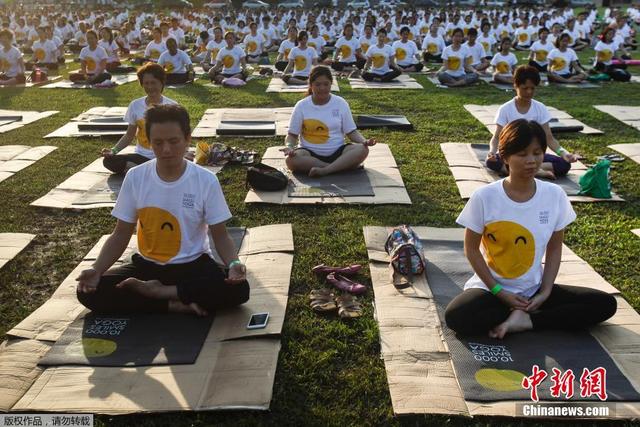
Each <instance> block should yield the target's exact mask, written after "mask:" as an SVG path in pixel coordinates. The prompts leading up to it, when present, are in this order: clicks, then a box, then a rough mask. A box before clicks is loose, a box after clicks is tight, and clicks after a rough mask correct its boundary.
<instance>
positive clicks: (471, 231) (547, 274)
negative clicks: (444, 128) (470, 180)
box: [445, 119, 616, 339]
mask: <svg viewBox="0 0 640 427" xmlns="http://www.w3.org/2000/svg"><path fill="white" fill-rule="evenodd" d="M546 138H547V137H546V135H545V131H544V129H543V128H542V126H540V125H539V124H538V123H536V122H533V121H527V120H525V119H519V120H516V121H514V122H511V123H509V124H508V125H507V126H505V128H504V129H503V130H502V132H501V134H500V146H499V150H500V157H501V158H502V159H503V160H504V162H505V163H506V164H508V165H509V176H508V177H507V178H505V179H502V180H499V181H496V182H494V183H491V184H489V185H486V186H484V187H481V188H480V189H478V190H476V191H475V192H474V193H473V194H472V196H471V198H470V199H469V201H468V202H467V205H466V206H465V208H464V209H463V210H462V212H461V213H460V216H459V217H458V219H457V222H458V224H460V225H462V226H464V227H465V238H464V253H465V255H466V257H467V259H468V260H469V263H470V264H471V266H472V268H473V270H474V271H475V274H474V276H473V277H472V278H471V279H469V280H468V281H467V283H466V284H465V286H464V291H463V292H462V293H461V294H459V295H458V296H457V297H455V298H454V299H453V301H451V302H450V303H449V305H448V306H447V309H446V312H445V320H446V322H447V326H448V327H449V328H451V329H452V330H453V331H455V332H456V333H458V334H461V335H474V334H485V333H487V332H488V333H489V336H490V337H492V338H498V339H502V338H504V336H505V335H506V334H507V333H512V332H519V331H526V330H530V329H567V330H571V329H584V328H588V327H590V326H592V325H595V324H597V323H599V322H602V321H604V320H606V319H608V318H609V317H611V316H612V315H613V314H614V313H615V311H616V300H615V298H614V297H613V296H611V295H609V294H608V293H606V292H602V291H599V290H595V289H590V288H586V287H575V286H565V285H558V284H555V280H556V277H557V275H558V269H559V267H560V261H561V256H562V241H563V237H564V229H565V228H566V227H567V226H568V225H569V224H570V223H572V222H573V221H574V220H575V218H576V214H575V212H574V211H573V208H572V207H571V204H570V202H569V199H568V198H567V195H566V194H565V192H564V190H563V189H562V188H561V187H559V186H557V185H554V184H551V183H548V182H544V181H539V180H537V179H535V174H536V172H537V171H538V170H539V169H540V167H541V165H542V162H543V158H544V152H545V150H546V148H547V144H546ZM480 246H482V250H481V248H480ZM543 256H544V261H545V264H544V266H543V265H542V261H543Z"/></svg>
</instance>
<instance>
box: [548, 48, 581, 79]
mask: <svg viewBox="0 0 640 427" xmlns="http://www.w3.org/2000/svg"><path fill="white" fill-rule="evenodd" d="M547 58H548V59H549V62H550V64H551V65H550V67H549V68H550V70H549V71H553V72H554V73H556V74H560V75H564V74H569V73H570V72H571V63H572V62H573V61H577V60H578V55H576V52H575V51H574V50H573V49H571V48H570V47H568V48H567V50H566V52H561V51H560V49H553V50H552V51H551V52H549V56H547Z"/></svg>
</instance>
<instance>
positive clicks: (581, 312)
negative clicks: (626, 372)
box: [444, 285, 617, 335]
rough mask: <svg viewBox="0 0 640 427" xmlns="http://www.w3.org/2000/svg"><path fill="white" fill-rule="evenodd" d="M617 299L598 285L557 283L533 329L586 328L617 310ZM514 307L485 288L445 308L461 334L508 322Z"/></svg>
mask: <svg viewBox="0 0 640 427" xmlns="http://www.w3.org/2000/svg"><path fill="white" fill-rule="evenodd" d="M616 307H617V302H616V299H615V298H614V297H613V296H611V295H609V294H607V293H606V292H602V291H599V290H597V289H590V288H582V287H577V286H566V285H554V286H553V288H552V290H551V294H550V295H549V298H547V300H546V301H545V302H544V303H543V304H542V305H541V306H540V308H539V309H538V311H536V312H534V313H531V322H532V323H533V329H584V328H588V327H589V326H592V325H595V324H597V323H600V322H603V321H605V320H607V319H608V318H610V317H611V316H613V314H614V313H615V312H616ZM510 313H511V309H510V308H509V307H507V306H506V305H504V304H503V303H502V302H501V301H500V300H499V299H498V298H497V297H495V296H493V294H491V293H490V292H488V291H486V290H484V289H478V288H472V289H467V290H465V291H464V292H462V293H461V294H459V295H458V296H457V297H455V298H454V299H453V301H451V302H450V303H449V305H448V306H447V309H446V311H445V315H444V317H445V321H446V322H447V326H448V327H449V328H450V329H452V330H453V331H455V332H456V333H458V334H460V335H475V334H484V333H487V332H488V331H489V330H490V329H492V328H494V327H495V326H497V325H499V324H500V323H502V322H504V321H505V320H506V319H507V317H509V314H510Z"/></svg>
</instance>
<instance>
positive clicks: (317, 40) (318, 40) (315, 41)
mask: <svg viewBox="0 0 640 427" xmlns="http://www.w3.org/2000/svg"><path fill="white" fill-rule="evenodd" d="M326 44H327V41H326V40H325V39H324V37H322V36H318V37H309V40H307V46H309V47H312V48H314V49H315V50H316V52H317V53H318V55H321V54H322V48H323V47H324V45H326Z"/></svg>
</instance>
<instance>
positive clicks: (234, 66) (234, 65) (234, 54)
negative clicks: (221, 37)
mask: <svg viewBox="0 0 640 427" xmlns="http://www.w3.org/2000/svg"><path fill="white" fill-rule="evenodd" d="M245 56H246V55H245V53H244V50H243V49H242V48H241V47H240V46H233V49H229V48H228V47H227V46H226V45H225V47H223V48H222V49H220V50H219V51H218V56H217V57H216V61H221V62H222V74H237V73H239V72H240V71H241V70H242V67H241V66H240V59H242V58H244V57H245Z"/></svg>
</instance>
